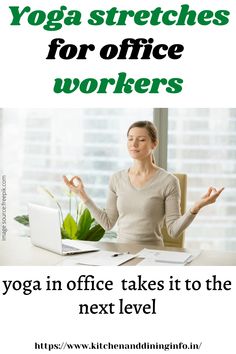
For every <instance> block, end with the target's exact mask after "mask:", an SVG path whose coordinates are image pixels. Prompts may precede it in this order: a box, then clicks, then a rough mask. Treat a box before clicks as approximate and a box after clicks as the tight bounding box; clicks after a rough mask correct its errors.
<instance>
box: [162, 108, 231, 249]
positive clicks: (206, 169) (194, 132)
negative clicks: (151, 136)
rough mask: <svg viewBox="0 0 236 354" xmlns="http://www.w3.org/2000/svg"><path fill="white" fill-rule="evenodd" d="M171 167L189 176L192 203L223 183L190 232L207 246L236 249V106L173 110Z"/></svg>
mask: <svg viewBox="0 0 236 354" xmlns="http://www.w3.org/2000/svg"><path fill="white" fill-rule="evenodd" d="M168 116H169V119H168V126H169V129H168V169H169V170H170V171H172V172H173V171H176V172H177V171H178V172H183V173H186V174H187V175H188V203H189V207H190V206H191V205H192V204H193V202H194V201H195V200H197V199H198V198H199V197H200V196H201V195H202V194H204V192H205V191H206V190H207V188H208V186H215V187H216V188H220V187H225V191H224V192H223V194H222V195H221V196H220V199H219V200H218V201H217V203H216V204H214V206H209V207H206V208H204V209H203V210H202V211H201V212H200V214H199V215H198V217H197V220H196V221H195V222H194V223H193V224H192V225H191V227H189V228H188V229H187V231H186V235H187V237H186V240H190V241H194V242H192V244H193V245H195V244H196V243H198V244H200V246H201V247H203V248H207V247H210V248H213V247H214V248H219V249H236V233H235V230H236V218H235V215H236V110H235V109H205V108H204V109H170V110H169V111H168Z"/></svg>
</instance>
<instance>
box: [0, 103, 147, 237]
mask: <svg viewBox="0 0 236 354" xmlns="http://www.w3.org/2000/svg"><path fill="white" fill-rule="evenodd" d="M1 112H2V119H1V124H2V130H1V134H2V137H1V149H0V151H1V154H2V157H3V158H2V160H1V161H2V163H1V165H2V166H1V169H2V170H3V171H4V174H6V175H7V192H8V199H7V203H8V209H7V210H8V213H7V215H8V226H9V227H8V229H9V230H15V229H16V228H17V229H18V228H19V227H18V225H17V223H16V222H15V221H13V218H14V216H16V215H19V214H24V213H27V203H28V202H38V203H43V204H47V205H55V203H54V202H53V201H52V200H50V198H48V196H47V195H46V193H45V192H43V191H42V190H41V189H40V186H44V187H46V188H47V189H49V190H50V191H51V192H52V193H53V194H54V195H55V196H57V198H58V200H59V202H60V203H61V204H62V206H63V208H65V209H66V208H68V198H67V196H66V188H65V186H64V185H63V182H62V175H63V174H67V175H77V174H80V175H81V176H82V178H83V180H84V183H85V185H86V189H87V190H88V192H89V194H90V195H91V197H92V198H93V199H94V200H95V202H96V203H98V205H99V206H101V207H104V206H105V200H106V192H107V187H108V181H109V177H110V175H111V174H112V172H113V171H117V170H120V169H123V168H126V167H127V166H128V165H129V164H130V159H129V156H128V154H127V151H126V131H127V129H128V127H129V125H130V124H131V123H132V122H134V121H136V120H139V119H149V120H152V116H153V110H152V109H143V110H142V109H37V110H36V109H28V110H22V109H21V110H17V109H3V110H2V111H1ZM16 232H17V231H16Z"/></svg>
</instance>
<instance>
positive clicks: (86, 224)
mask: <svg viewBox="0 0 236 354" xmlns="http://www.w3.org/2000/svg"><path fill="white" fill-rule="evenodd" d="M92 220H93V219H92V217H91V214H90V211H89V210H88V209H87V208H86V209H84V211H83V213H82V215H81V217H80V219H79V223H78V229H77V232H76V235H75V237H76V239H78V240H84V237H85V235H86V234H87V232H88V231H89V229H90V227H91V224H92Z"/></svg>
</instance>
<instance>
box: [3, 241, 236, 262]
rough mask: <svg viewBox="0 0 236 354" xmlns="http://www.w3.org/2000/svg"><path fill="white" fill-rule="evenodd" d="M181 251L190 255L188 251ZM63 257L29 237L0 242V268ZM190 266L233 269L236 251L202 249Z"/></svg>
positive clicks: (126, 247) (119, 246)
mask: <svg viewBox="0 0 236 354" xmlns="http://www.w3.org/2000/svg"><path fill="white" fill-rule="evenodd" d="M87 243H88V244H92V245H93V246H94V245H96V247H98V248H100V249H102V250H108V251H114V252H127V251H129V252H131V253H133V254H135V253H137V252H139V251H141V250H142V249H143V248H145V247H147V248H155V249H164V250H165V249H166V250H173V251H180V249H178V248H165V247H162V248H160V247H156V246H155V244H153V245H151V244H148V245H145V243H144V244H138V243H132V244H131V243H114V242H96V243H95V242H87ZM184 251H187V252H191V250H189V249H184ZM64 257H70V256H60V255H57V254H55V253H52V252H49V251H46V250H44V249H41V248H38V247H35V246H33V245H32V244H31V241H30V238H28V237H10V238H9V239H8V240H6V241H0V265H1V266H52V265H57V264H59V263H60V262H61V261H62V260H63V258H64ZM138 263H139V259H137V258H136V259H133V260H131V261H129V262H127V263H126V264H125V265H137V264H138ZM189 266H236V252H218V251H207V250H202V251H201V253H200V255H199V256H198V257H197V258H196V259H194V260H193V261H192V262H191V263H190V264H189Z"/></svg>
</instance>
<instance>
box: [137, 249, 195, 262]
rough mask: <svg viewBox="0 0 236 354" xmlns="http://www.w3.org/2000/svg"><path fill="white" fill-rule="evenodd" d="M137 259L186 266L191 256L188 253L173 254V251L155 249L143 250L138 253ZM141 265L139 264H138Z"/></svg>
mask: <svg viewBox="0 0 236 354" xmlns="http://www.w3.org/2000/svg"><path fill="white" fill-rule="evenodd" d="M136 256H137V257H141V258H145V259H148V260H149V261H151V260H152V261H153V262H154V263H155V262H161V263H171V264H172V265H173V264H183V265H184V264H186V263H187V262H188V260H189V259H191V257H192V254H191V253H188V252H174V251H162V250H155V249H148V248H144V249H143V250H142V251H140V252H139V253H138V254H137V255H136ZM139 264H141V263H139Z"/></svg>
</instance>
